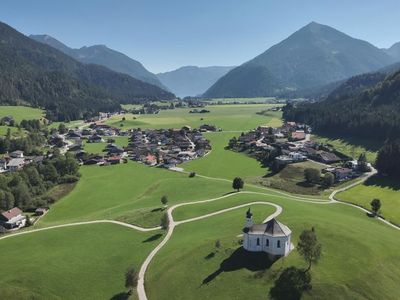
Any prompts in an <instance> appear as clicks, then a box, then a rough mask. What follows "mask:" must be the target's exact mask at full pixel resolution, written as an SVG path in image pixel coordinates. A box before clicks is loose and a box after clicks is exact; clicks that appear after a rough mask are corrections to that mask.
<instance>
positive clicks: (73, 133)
mask: <svg viewBox="0 0 400 300" xmlns="http://www.w3.org/2000/svg"><path fill="white" fill-rule="evenodd" d="M81 138H82V135H81V134H80V133H79V132H78V131H73V130H70V131H69V132H68V133H67V139H70V140H80V139H81Z"/></svg>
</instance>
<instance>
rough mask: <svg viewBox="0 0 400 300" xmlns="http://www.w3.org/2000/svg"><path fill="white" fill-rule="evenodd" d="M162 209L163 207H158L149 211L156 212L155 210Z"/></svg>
mask: <svg viewBox="0 0 400 300" xmlns="http://www.w3.org/2000/svg"><path fill="white" fill-rule="evenodd" d="M162 210H164V208H162V207H158V208H154V209H152V210H151V212H157V211H162Z"/></svg>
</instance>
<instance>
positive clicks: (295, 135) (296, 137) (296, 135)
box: [291, 130, 306, 141]
mask: <svg viewBox="0 0 400 300" xmlns="http://www.w3.org/2000/svg"><path fill="white" fill-rule="evenodd" d="M291 138H292V140H293V141H302V140H304V139H305V138H306V133H305V132H304V130H296V131H295V132H292V135H291Z"/></svg>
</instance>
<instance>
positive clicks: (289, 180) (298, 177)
mask: <svg viewBox="0 0 400 300" xmlns="http://www.w3.org/2000/svg"><path fill="white" fill-rule="evenodd" d="M307 168H312V169H318V170H322V169H323V168H324V166H323V165H321V164H317V163H315V162H313V161H305V162H300V163H295V164H290V165H287V166H285V167H284V168H283V169H282V170H281V171H280V172H279V173H276V174H274V173H272V172H271V171H270V170H269V169H268V170H267V172H265V176H263V177H254V178H250V179H249V180H248V181H249V182H250V183H253V184H257V185H261V186H266V187H270V188H274V189H279V190H283V191H287V192H290V193H293V194H305V195H320V194H321V193H323V191H324V189H323V188H321V187H319V186H318V185H309V184H307V183H305V179H304V170H305V169H307Z"/></svg>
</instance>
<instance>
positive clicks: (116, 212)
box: [38, 161, 232, 227]
mask: <svg viewBox="0 0 400 300" xmlns="http://www.w3.org/2000/svg"><path fill="white" fill-rule="evenodd" d="M80 172H81V173H82V177H81V179H80V180H79V182H78V184H77V185H76V187H75V188H74V190H73V191H72V192H71V193H70V194H68V195H67V196H66V197H64V198H63V199H61V200H60V201H59V202H57V203H56V204H54V205H53V206H52V207H51V209H50V211H49V213H48V214H46V216H44V217H43V218H42V219H41V220H40V222H39V224H38V226H41V227H43V226H48V225H54V224H61V223H68V222H77V221H81V220H96V219H123V218H129V219H131V220H132V219H133V220H135V218H136V214H139V215H138V216H137V218H138V219H139V220H140V219H141V217H140V214H141V213H142V212H143V211H138V212H136V210H137V209H144V208H146V209H147V210H146V211H150V212H151V211H152V210H154V212H153V213H154V215H155V216H156V217H157V219H156V220H155V221H157V222H156V223H155V224H152V225H153V226H156V225H158V224H159V221H160V219H159V216H160V215H159V213H158V212H159V210H157V209H159V208H160V207H161V203H160V199H161V197H162V196H163V195H166V196H167V197H168V198H169V203H170V204H174V203H179V202H185V201H195V200H202V199H206V198H211V197H214V196H220V195H223V194H224V193H227V192H231V191H232V188H231V184H230V183H228V182H222V181H216V182H211V181H210V180H207V179H203V178H200V177H195V178H189V177H188V175H187V174H183V173H177V172H172V171H167V170H165V169H160V168H151V167H148V166H145V165H142V164H138V163H134V162H130V161H129V162H128V163H127V164H120V165H113V166H104V167H100V166H96V165H94V166H83V167H81V170H80ZM133 223H136V224H138V222H133ZM139 225H140V224H139Z"/></svg>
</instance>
